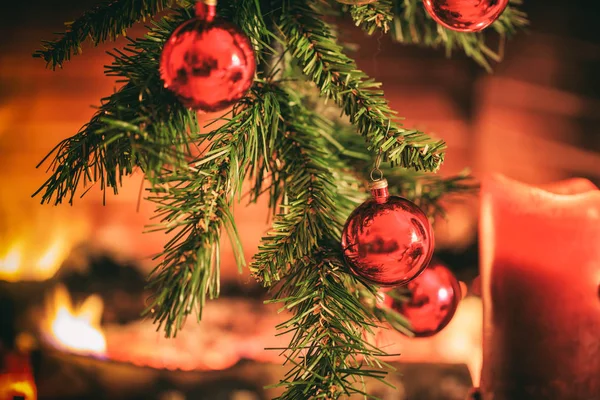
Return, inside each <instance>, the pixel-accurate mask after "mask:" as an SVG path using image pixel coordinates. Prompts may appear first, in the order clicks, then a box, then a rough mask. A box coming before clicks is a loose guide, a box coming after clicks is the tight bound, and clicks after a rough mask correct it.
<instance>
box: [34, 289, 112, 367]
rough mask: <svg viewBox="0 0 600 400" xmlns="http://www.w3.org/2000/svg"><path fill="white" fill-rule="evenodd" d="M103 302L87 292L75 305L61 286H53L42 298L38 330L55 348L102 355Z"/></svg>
mask: <svg viewBox="0 0 600 400" xmlns="http://www.w3.org/2000/svg"><path fill="white" fill-rule="evenodd" d="M103 308H104V303H103V302H102V299H101V298H100V296H98V295H95V294H94V295H91V296H89V297H88V298H86V299H85V301H84V302H83V303H81V305H79V306H78V307H75V306H74V305H73V303H72V300H71V296H70V295H69V292H68V291H67V289H66V287H65V286H63V285H57V286H56V288H55V289H54V291H53V292H52V293H51V294H50V296H49V297H48V299H47V301H46V315H45V319H44V323H43V325H42V332H43V333H44V335H45V336H46V339H47V340H48V341H49V342H50V343H51V344H52V345H53V346H54V347H55V348H57V349H60V350H64V351H68V352H71V353H75V354H85V355H94V356H104V355H105V353H106V338H105V337H104V333H103V331H102V328H101V327H100V320H101V317H102V310H103Z"/></svg>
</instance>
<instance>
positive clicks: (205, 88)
mask: <svg viewBox="0 0 600 400" xmlns="http://www.w3.org/2000/svg"><path fill="white" fill-rule="evenodd" d="M255 69H256V61H255V58H254V52H253V50H252V45H251V43H250V41H249V40H248V38H247V37H246V36H245V35H244V34H243V33H241V32H240V31H239V30H238V28H236V27H235V26H234V25H232V24H230V23H228V22H225V21H220V20H215V19H213V18H193V19H191V20H189V21H187V22H185V23H184V24H182V25H181V26H179V27H178V28H177V29H176V30H175V31H174V32H173V33H172V34H171V37H169V39H168V40H167V41H166V43H165V45H164V48H163V51H162V55H161V58H160V76H161V78H162V80H163V81H164V83H165V87H166V88H169V89H170V90H172V91H173V92H175V94H177V96H178V97H179V99H180V100H181V102H182V103H183V104H184V105H185V106H186V107H189V108H192V109H194V110H199V111H205V112H213V111H219V110H224V109H226V108H227V107H229V106H231V105H233V104H235V103H236V102H237V101H239V100H240V99H241V98H242V97H243V96H244V94H245V93H246V92H247V91H248V89H250V86H252V82H253V80H254V72H255Z"/></svg>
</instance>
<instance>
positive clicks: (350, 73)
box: [280, 1, 445, 171]
mask: <svg viewBox="0 0 600 400" xmlns="http://www.w3.org/2000/svg"><path fill="white" fill-rule="evenodd" d="M288 2H289V1H288ZM286 7H287V9H286V10H285V11H284V12H283V13H282V18H281V23H280V28H281V31H282V32H283V34H284V35H285V38H286V41H287V44H288V47H289V49H290V51H291V52H292V54H293V55H294V57H295V58H296V59H297V61H298V62H299V64H300V65H301V67H302V68H303V71H304V73H305V74H306V75H307V76H308V77H310V79H311V80H312V81H313V82H315V84H316V85H317V86H318V87H319V89H320V90H321V94H322V95H323V96H325V97H327V98H330V99H333V100H334V101H335V103H336V104H337V105H339V106H340V107H342V110H343V112H344V113H345V114H346V115H347V116H349V117H350V122H351V123H352V124H354V125H355V126H356V127H357V129H358V131H359V133H360V134H361V135H362V136H363V137H365V139H366V140H367V142H368V143H369V149H370V150H371V151H373V152H377V151H381V152H382V155H383V156H384V159H385V160H388V161H390V162H391V163H392V164H394V165H399V166H401V167H405V168H413V169H415V170H427V171H435V170H437V169H438V168H439V167H440V165H441V163H442V162H443V157H444V153H443V151H444V149H445V144H444V142H443V141H436V140H433V139H431V138H429V137H428V136H427V135H426V134H424V133H423V132H420V131H416V130H408V129H404V128H402V127H401V126H400V125H399V124H397V123H396V122H395V121H393V114H394V112H393V111H392V110H391V109H390V107H389V105H388V103H387V101H386V100H385V98H384V97H383V91H381V90H380V89H379V86H380V84H379V83H377V82H374V81H373V80H371V79H369V77H368V76H367V75H366V74H365V73H364V72H362V71H360V70H358V69H357V67H356V64H355V62H354V61H353V60H352V59H351V58H349V57H348V56H346V55H345V54H344V53H343V49H342V47H341V46H339V45H338V44H337V41H336V37H335V35H334V34H333V31H332V29H331V28H330V27H329V25H328V24H327V23H325V22H324V21H323V19H322V17H321V15H320V14H318V13H317V12H316V11H314V10H313V9H312V8H311V7H309V6H307V5H306V4H305V2H304V1H293V2H289V4H287V5H286Z"/></svg>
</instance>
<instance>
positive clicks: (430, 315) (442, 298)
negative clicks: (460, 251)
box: [384, 262, 462, 337]
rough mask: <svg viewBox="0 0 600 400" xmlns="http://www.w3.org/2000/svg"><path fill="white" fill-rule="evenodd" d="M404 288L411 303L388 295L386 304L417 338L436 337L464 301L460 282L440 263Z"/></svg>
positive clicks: (433, 263) (385, 300)
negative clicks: (400, 316) (403, 320)
mask: <svg viewBox="0 0 600 400" xmlns="http://www.w3.org/2000/svg"><path fill="white" fill-rule="evenodd" d="M403 289H404V290H406V295H407V296H408V298H409V299H408V300H398V299H394V298H392V297H391V296H389V295H388V294H386V295H385V298H384V305H385V306H387V307H390V308H391V309H392V310H394V311H396V312H398V313H399V314H402V315H403V316H404V317H405V318H406V319H407V320H408V321H409V322H410V324H411V327H412V329H411V330H412V331H413V332H414V334H415V336H416V337H428V336H433V335H435V334H436V333H438V332H440V331H441V330H442V329H444V328H445V327H446V325H448V323H449V322H450V321H451V320H452V317H453V316H454V313H455V312H456V309H457V308H458V303H459V302H460V300H461V299H462V290H461V287H460V283H459V281H458V280H457V279H456V277H455V276H454V274H453V273H452V271H450V270H449V269H448V268H446V267H445V266H444V265H442V264H440V263H438V262H432V263H431V265H430V266H429V267H428V268H427V269H425V271H423V273H422V274H421V275H419V276H418V277H417V278H415V279H414V280H413V281H411V282H410V283H409V284H408V286H407V287H406V288H403ZM393 290H397V289H392V291H393ZM388 293H389V292H388ZM403 294H404V293H403Z"/></svg>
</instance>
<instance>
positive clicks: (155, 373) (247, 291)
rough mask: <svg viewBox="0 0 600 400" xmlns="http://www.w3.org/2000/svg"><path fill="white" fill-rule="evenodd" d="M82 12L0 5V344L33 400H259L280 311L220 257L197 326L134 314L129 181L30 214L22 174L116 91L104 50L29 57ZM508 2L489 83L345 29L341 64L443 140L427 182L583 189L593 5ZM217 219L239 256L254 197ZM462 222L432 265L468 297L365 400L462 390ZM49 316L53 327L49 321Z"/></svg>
mask: <svg viewBox="0 0 600 400" xmlns="http://www.w3.org/2000/svg"><path fill="white" fill-rule="evenodd" d="M94 4H95V1H94V0H78V1H74V0H60V1H51V0H47V1H38V0H33V1H29V2H11V3H10V5H8V6H5V7H7V8H5V11H4V12H3V13H2V16H1V17H0V18H2V23H1V24H0V29H1V30H2V40H1V41H0V302H1V307H2V308H1V309H0V312H1V319H2V320H1V321H0V325H2V337H1V340H2V342H1V343H0V347H3V348H4V349H7V348H9V347H12V346H16V347H22V348H27V349H30V350H33V351H34V353H33V354H34V357H33V367H34V368H33V369H34V371H35V374H36V384H37V388H38V392H39V396H40V398H48V399H52V398H61V399H67V398H114V399H117V398H127V399H133V398H140V399H151V398H152V399H153V398H157V399H158V398H160V399H186V398H188V399H204V398H206V399H209V398H210V399H262V398H269V397H270V396H272V392H265V391H264V390H263V389H262V386H263V385H265V384H269V383H272V382H276V381H277V380H278V379H279V377H280V376H281V373H282V371H283V370H282V369H281V367H279V366H278V363H279V362H280V361H281V360H280V359H279V358H278V356H277V354H276V353H273V352H265V351H263V348H264V347H269V346H274V345H275V346H276V345H282V344H284V343H285V338H283V339H274V338H273V335H274V328H273V327H274V325H275V324H276V323H277V322H278V321H281V318H280V317H278V316H277V315H275V313H274V312H273V310H272V309H267V308H265V307H264V306H262V305H261V299H262V298H263V297H264V293H263V292H262V290H261V289H260V288H258V287H256V286H254V285H253V283H252V279H251V278H250V277H249V276H248V274H247V271H244V272H243V273H242V274H239V273H238V271H237V268H236V267H235V263H234V261H233V256H232V254H231V252H230V251H229V249H228V248H227V247H226V246H225V247H224V250H223V252H224V253H223V257H222V270H223V273H222V279H223V283H224V287H223V294H224V298H223V300H219V301H217V302H215V304H214V306H213V305H211V307H209V308H208V311H207V315H206V316H205V320H204V321H203V323H202V325H201V326H200V327H198V326H195V325H194V324H193V323H192V321H190V322H189V323H188V327H186V330H185V331H184V332H183V333H182V335H180V337H178V339H176V340H173V341H169V342H167V341H165V340H164V339H161V338H160V333H157V332H155V327H153V326H152V325H151V324H150V323H149V322H147V321H142V320H140V319H139V313H140V312H141V310H142V309H143V308H144V299H145V297H146V295H147V293H145V292H144V287H143V286H144V281H143V280H144V277H145V275H146V274H147V273H148V272H149V271H150V270H151V268H152V267H153V262H152V260H151V256H152V255H153V254H156V253H157V252H159V251H160V249H161V248H162V245H163V244H164V242H165V236H164V235H163V234H162V233H161V234H142V231H143V230H144V228H145V226H147V225H148V224H149V223H152V221H151V220H150V218H151V216H152V209H151V207H150V205H149V204H147V203H145V202H144V201H140V193H142V191H143V184H144V183H143V179H142V175H141V174H137V175H134V176H133V177H131V178H130V179H128V180H127V181H125V182H124V185H123V188H122V190H120V193H119V195H118V196H112V195H109V196H107V199H106V205H103V204H102V200H103V199H102V196H101V193H100V191H99V190H98V189H97V188H94V189H93V190H91V191H90V192H89V193H88V194H87V195H86V196H85V198H83V199H76V201H75V204H74V205H73V206H69V205H62V206H59V207H54V206H47V205H45V206H41V205H40V204H39V198H32V197H31V195H32V193H34V192H35V191H36V189H37V188H38V187H39V186H40V185H41V184H42V183H43V182H44V180H45V179H47V178H48V176H49V175H48V174H47V173H46V170H45V167H47V165H43V166H42V167H40V168H38V169H36V168H35V166H36V165H37V164H38V163H39V162H40V161H41V160H42V158H43V157H44V156H45V155H46V154H47V153H48V152H49V151H50V150H51V149H52V148H53V147H54V146H55V145H56V144H58V142H59V141H60V140H62V139H64V138H67V137H69V136H71V135H73V134H74V133H76V132H77V131H78V130H79V128H80V127H81V126H82V125H83V124H84V123H86V122H87V121H88V120H89V118H90V117H91V116H92V115H93V113H94V108H93V107H92V106H94V105H98V104H99V101H100V98H102V97H104V96H106V95H109V94H110V93H112V92H113V91H114V90H115V89H116V88H117V87H118V85H117V84H116V83H115V81H114V80H112V79H111V78H107V77H105V76H104V75H103V69H104V67H103V66H104V65H106V64H109V63H110V62H111V57H110V56H108V55H107V54H106V51H108V50H110V49H112V48H113V47H115V46H118V45H120V44H123V43H124V42H123V40H122V39H121V40H119V41H118V42H117V43H109V44H107V45H103V46H99V47H98V48H92V47H91V46H86V47H84V49H83V55H82V56H78V57H75V58H74V59H73V60H72V61H70V62H68V63H66V64H65V66H64V69H62V70H58V71H56V72H52V71H50V70H47V69H45V68H44V63H43V61H41V60H39V59H32V58H31V53H32V52H33V51H34V50H35V49H37V48H38V47H39V43H40V41H41V40H42V39H50V38H52V33H53V32H60V31H62V30H63V22H64V21H69V20H72V19H74V18H76V17H77V16H79V15H80V14H81V12H83V11H84V10H87V9H88V8H90V7H91V6H93V5H94ZM524 9H525V10H526V11H527V12H528V14H529V18H530V21H531V27H530V29H529V30H528V32H527V33H522V34H519V35H518V36H517V37H515V38H514V39H512V40H510V41H508V43H507V46H506V53H505V57H504V60H503V62H501V63H500V64H496V65H494V72H493V73H492V74H489V73H487V72H485V71H484V70H483V69H482V68H480V67H479V66H478V65H476V64H475V63H474V62H472V61H471V60H469V59H467V58H466V57H464V56H462V55H460V54H458V53H457V54H455V56H454V58H452V59H447V58H446V57H445V56H444V54H443V51H435V50H429V49H420V48H414V47H407V46H403V45H401V44H397V43H392V42H391V41H390V40H389V38H387V37H381V36H379V35H374V36H372V37H367V36H365V35H364V34H363V33H362V32H360V31H359V30H357V29H356V28H354V27H353V26H352V25H351V24H347V26H346V28H347V30H348V32H349V33H348V37H349V40H350V41H352V42H355V43H358V44H359V45H360V49H359V50H358V52H357V55H356V57H357V60H358V64H359V66H360V67H361V68H363V69H364V70H365V71H366V72H367V73H369V74H370V75H371V76H373V77H375V78H376V79H377V80H380V81H382V82H383V88H384V90H385V92H386V95H387V98H388V100H390V102H391V104H392V107H393V108H394V109H395V110H397V111H398V113H399V114H400V115H403V116H405V117H406V121H405V125H406V126H408V127H415V128H419V129H421V130H424V131H427V132H431V133H433V134H435V135H437V136H439V137H440V138H443V139H444V140H445V141H446V142H447V143H448V152H447V155H446V162H445V164H444V166H443V167H442V170H441V172H440V173H441V174H444V175H452V174H456V173H458V172H460V171H461V170H463V169H464V168H466V167H469V168H470V169H471V171H472V172H473V174H474V175H475V177H477V178H480V177H482V176H484V175H485V174H487V173H490V172H501V173H504V174H506V175H508V176H510V177H513V178H515V179H517V180H521V181H524V182H528V183H544V182H551V181H555V180H559V179H563V178H567V177H573V176H579V177H586V178H588V179H590V180H591V181H592V182H594V183H596V184H598V183H600V73H599V72H600V41H599V39H600V28H598V26H599V24H598V15H600V13H599V11H600V6H599V5H598V3H596V2H591V1H572V0H571V1H556V0H554V1H548V0H547V1H541V0H525V5H524ZM143 31H144V30H143V28H142V27H137V28H135V29H133V30H132V31H131V35H132V36H135V35H138V34H140V33H143ZM235 215H236V217H237V221H238V227H239V229H240V234H241V236H242V238H243V241H244V248H245V253H246V256H247V258H248V259H249V258H250V257H251V255H252V254H253V253H254V251H255V250H256V248H257V246H258V243H259V239H260V237H261V236H262V235H263V234H264V233H265V231H266V230H267V228H268V226H269V225H268V218H267V210H266V204H265V203H259V204H256V205H252V206H246V205H245V204H240V205H239V206H238V207H237V208H236V210H235ZM477 216H478V203H477V198H476V196H474V197H473V198H471V199H467V200H465V201H462V202H453V203H449V204H448V220H447V221H446V222H441V223H439V224H438V225H437V228H436V242H437V251H438V258H439V259H441V260H442V261H443V262H444V263H445V264H446V265H448V266H449V267H450V268H451V269H452V270H453V271H455V272H456V274H457V275H458V277H459V278H460V279H461V280H463V281H464V282H466V284H467V286H468V287H469V296H468V297H467V298H466V299H465V300H464V301H463V303H462V304H461V308H459V312H458V314H457V315H456V317H455V318H454V320H453V321H452V323H451V324H450V326H449V327H448V328H447V329H445V330H444V331H443V332H442V333H441V334H440V335H437V336H435V337H434V338H431V339H421V340H417V339H415V340H408V339H405V338H402V337H401V336H400V335H399V334H398V335H397V336H392V340H393V341H395V342H397V343H400V344H401V348H402V353H403V357H401V358H400V360H401V362H402V363H401V364H398V370H399V372H401V373H402V374H400V373H398V374H397V375H398V376H395V377H394V378H393V383H394V384H395V385H396V386H397V387H398V388H399V390H397V391H390V389H387V388H379V387H377V388H374V389H373V391H374V392H375V393H376V394H379V395H380V396H382V397H383V398H385V399H411V400H413V399H464V398H465V396H466V393H467V391H468V389H469V387H470V386H471V385H472V384H473V382H472V379H474V380H475V381H476V380H477V379H478V373H477V371H478V369H479V366H478V362H480V355H479V353H478V351H480V350H478V349H479V348H480V340H481V338H480V332H479V330H480V329H481V315H480V313H481V304H480V301H479V300H478V297H477V287H476V285H473V278H475V277H476V276H477V274H478V273H477V262H478V254H477V224H478V220H477ZM61 285H62V286H61ZM211 310H212V311H211ZM61 313H63V314H64V315H63V317H64V318H66V319H64V320H63V321H62V322H61V324H63V325H60V324H58V325H57V322H56V321H57V320H58V319H59V315H60V314H61ZM65 315H66V317H65ZM65 321H66V322H65ZM390 335H394V334H393V333H390ZM82 337H85V338H87V339H89V338H96V339H92V343H90V341H89V340H87V339H86V341H85V343H80V342H78V340H80V339H81V338H82ZM388 339H389V338H386V340H388ZM42 342H43V343H46V344H45V345H43V344H41V343H42ZM469 369H470V370H471V373H472V374H474V375H471V374H470V373H469ZM401 375H402V376H401ZM0 383H1V381H0Z"/></svg>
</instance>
